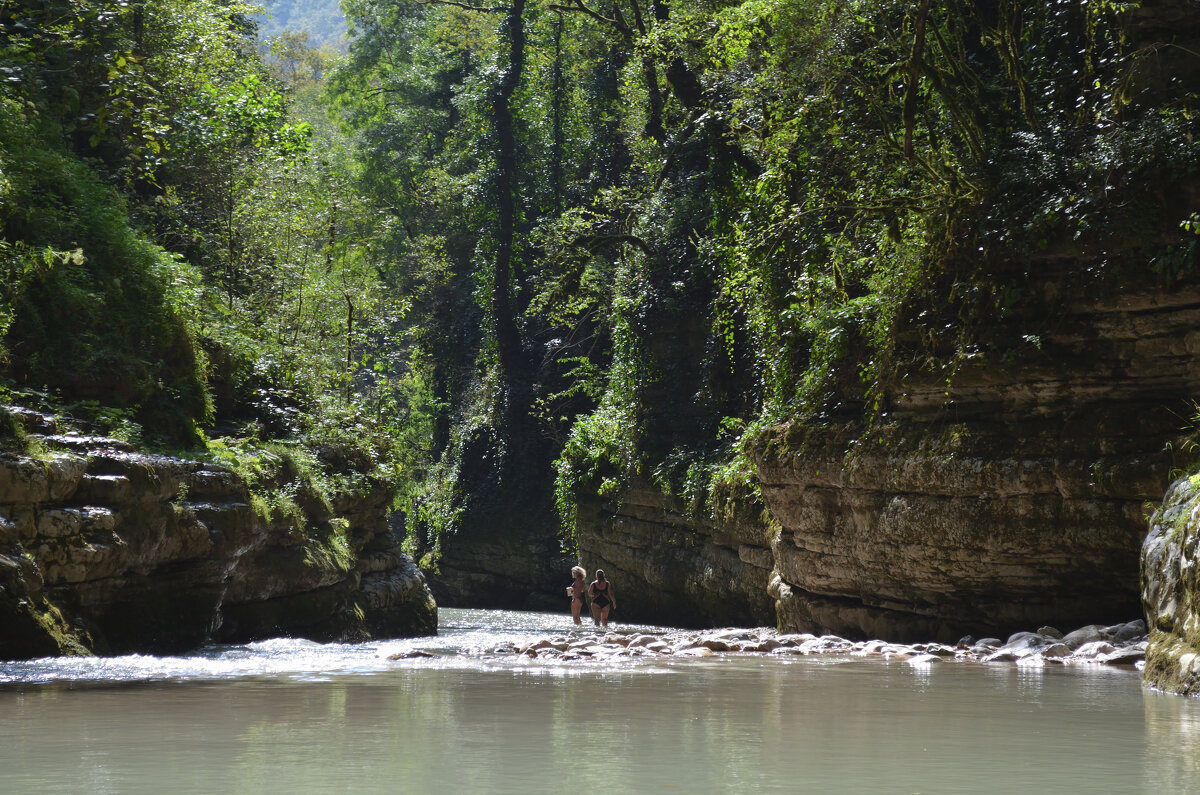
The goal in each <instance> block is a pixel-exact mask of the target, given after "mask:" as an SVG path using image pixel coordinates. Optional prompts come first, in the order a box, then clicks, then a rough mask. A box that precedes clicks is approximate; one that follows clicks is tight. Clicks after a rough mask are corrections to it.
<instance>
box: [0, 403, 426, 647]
mask: <svg viewBox="0 0 1200 795" xmlns="http://www.w3.org/2000/svg"><path fill="white" fill-rule="evenodd" d="M14 414H16V415H17V416H18V417H19V418H20V419H21V420H22V421H23V422H25V423H26V424H27V425H28V426H29V427H30V428H31V430H32V431H34V432H37V433H38V434H39V435H40V436H41V438H42V440H43V444H45V445H46V446H47V448H48V449H50V450H51V451H53V452H51V453H49V454H47V455H44V456H39V457H37V458H33V457H30V456H27V455H18V454H12V453H7V454H0V659H22V658H29V657H39V656H49V655H56V654H63V653H89V652H96V653H104V654H123V653H130V652H149V653H172V652H178V651H183V650H187V649H190V648H193V647H195V646H197V645H199V644H200V643H201V642H203V641H205V640H209V639H211V640H217V641H228V642H242V641H248V640H253V639H259V638H265V637H272V636H279V635H290V636H298V637H306V638H311V639H314V640H322V641H329V640H339V639H349V638H366V637H369V636H371V635H372V634H376V635H386V636H401V635H421V634H432V633H433V632H436V628H437V615H436V605H435V604H434V602H433V598H432V596H431V595H430V593H429V590H428V589H427V588H426V587H425V582H424V577H423V575H422V574H421V573H420V572H419V571H418V570H417V568H416V566H415V565H414V564H413V562H412V560H411V559H410V558H409V557H408V556H407V555H406V554H404V553H403V552H402V551H401V550H400V549H399V547H398V544H397V541H396V540H395V539H394V538H393V537H392V536H391V534H390V533H389V532H388V529H387V522H386V509H387V503H388V493H387V489H386V488H385V487H384V486H383V484H374V485H373V486H371V487H369V488H367V489H365V490H364V491H362V492H360V493H357V494H344V495H340V496H339V497H337V498H336V499H335V500H334V503H333V504H332V505H327V504H325V503H323V502H321V501H319V500H305V501H301V502H302V504H301V505H300V508H301V510H302V513H303V518H302V519H298V518H297V517H295V516H291V517H277V518H273V519H267V518H264V517H263V516H260V515H259V514H258V513H257V512H256V511H255V510H254V509H253V508H252V507H251V499H250V493H249V490H248V489H247V486H246V484H245V482H244V481H242V480H241V478H239V477H238V476H237V475H236V473H234V472H233V471H231V470H229V469H226V468H223V467H219V466H214V465H210V464H205V463H201V462H197V461H190V460H185V459H180V458H172V457H167V456H156V455H146V454H142V453H138V452H135V451H133V450H131V449H129V447H128V446H127V445H125V444H123V443H121V442H119V441H117V440H114V439H105V438H100V437H88V436H80V435H78V434H59V433H57V429H56V428H55V423H54V419H53V418H52V417H47V416H42V415H39V414H34V413H31V412H20V411H18V410H14ZM330 522H338V523H341V524H342V525H343V526H344V527H345V533H346V537H347V539H348V541H349V545H350V547H351V550H350V552H351V554H350V556H349V559H345V558H343V559H341V560H338V559H337V557H336V556H330V555H322V554H321V547H320V544H319V542H318V540H317V539H319V537H321V535H322V532H321V531H322V530H324V529H327V528H328V526H329V523H330Z"/></svg>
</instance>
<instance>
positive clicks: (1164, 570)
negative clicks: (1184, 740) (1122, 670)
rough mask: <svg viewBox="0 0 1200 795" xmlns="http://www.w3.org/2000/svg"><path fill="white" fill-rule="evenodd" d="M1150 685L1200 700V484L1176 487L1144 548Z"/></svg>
mask: <svg viewBox="0 0 1200 795" xmlns="http://www.w3.org/2000/svg"><path fill="white" fill-rule="evenodd" d="M1142 605H1143V608H1144V609H1145V611H1146V623H1147V624H1148V625H1149V627H1150V645H1149V648H1148V650H1147V652H1146V669H1145V672H1144V675H1145V680H1146V683H1147V684H1149V685H1150V686H1152V687H1156V688H1158V689H1160V690H1165V691H1167V692H1170V693H1180V694H1184V695H1193V696H1194V695H1200V482H1197V479H1195V478H1183V479H1181V480H1179V481H1176V482H1175V484H1174V485H1172V487H1171V490H1170V492H1168V494H1167V497H1166V499H1165V500H1164V501H1163V504H1162V507H1161V508H1159V509H1158V510H1157V511H1156V512H1155V513H1154V516H1153V517H1152V518H1151V519H1150V532H1149V533H1148V534H1147V535H1146V541H1145V543H1144V544H1143V545H1142Z"/></svg>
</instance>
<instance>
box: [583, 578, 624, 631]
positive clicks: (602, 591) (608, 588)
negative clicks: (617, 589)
mask: <svg viewBox="0 0 1200 795" xmlns="http://www.w3.org/2000/svg"><path fill="white" fill-rule="evenodd" d="M588 595H590V596H591V597H592V620H593V621H595V622H596V626H598V627H607V626H608V614H609V611H611V610H612V609H613V608H614V607H616V606H617V595H616V594H615V593H613V587H612V583H611V582H609V581H608V580H607V579H606V578H605V576H604V570H603V569H596V579H595V580H593V581H592V584H591V585H589V586H588Z"/></svg>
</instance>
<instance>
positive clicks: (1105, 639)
mask: <svg viewBox="0 0 1200 795" xmlns="http://www.w3.org/2000/svg"><path fill="white" fill-rule="evenodd" d="M1146 646H1147V635H1146V624H1145V622H1144V621H1142V620H1141V619H1138V620H1136V621H1130V622H1127V623H1124V624H1113V625H1110V626H1101V625H1099V624H1092V625H1089V626H1086V627H1081V628H1079V629H1076V630H1075V631H1073V632H1069V633H1067V634H1066V635H1064V634H1063V633H1062V632H1060V631H1059V630H1057V629H1055V628H1054V627H1041V628H1040V629H1039V630H1038V631H1037V632H1015V633H1013V634H1012V635H1010V636H1009V637H1008V639H1007V640H1004V641H1002V640H1000V639H999V638H980V639H979V640H976V639H975V638H973V637H972V636H970V635H967V636H965V637H963V638H961V639H960V640H959V641H958V643H957V644H955V645H954V646H947V645H944V644H940V643H913V644H901V643H888V642H886V641H882V640H868V641H859V642H854V641H850V640H847V639H846V638H842V637H838V636H837V635H821V636H820V637H818V636H816V635H812V634H809V633H782V634H781V633H778V632H776V631H775V630H773V629H770V628H766V627H764V628H758V629H719V630H709V631H704V632H690V631H686V630H676V631H668V632H663V633H657V634H649V633H644V632H640V633H635V634H634V633H631V634H623V633H621V632H619V631H618V632H613V631H609V632H606V633H605V634H604V635H583V636H581V635H580V634H578V633H577V632H574V631H573V632H572V633H571V634H570V635H566V636H557V637H545V638H537V639H534V640H531V641H529V642H528V643H526V644H524V645H522V646H520V647H518V646H515V645H512V644H505V645H504V646H503V647H498V648H496V649H493V650H491V652H490V653H491V654H497V655H499V654H510V655H511V654H516V655H519V656H522V657H524V658H526V659H531V660H532V659H536V660H542V659H546V660H555V661H576V660H578V661H587V660H593V661H595V660H609V659H613V658H623V659H631V658H635V657H636V658H661V657H667V656H669V657H687V658H693V657H694V658H702V657H713V656H716V655H765V654H771V655H774V656H781V655H809V654H827V655H834V654H840V655H847V656H852V657H883V658H884V659H886V660H903V661H905V662H907V663H908V664H909V665H912V666H915V667H924V666H930V665H934V664H937V663H940V662H944V661H946V660H952V661H960V662H983V663H1011V664H1015V665H1018V666H1021V667H1027V668H1038V667H1042V666H1045V665H1047V664H1050V663H1054V664H1092V665H1123V666H1140V665H1142V664H1144V660H1145V657H1146ZM485 654H487V653H485ZM433 656H435V655H434V654H432V653H430V652H427V651H423V650H420V649H417V650H413V651H408V652H403V653H401V654H393V655H391V656H389V657H388V659H389V660H407V659H414V658H421V657H433Z"/></svg>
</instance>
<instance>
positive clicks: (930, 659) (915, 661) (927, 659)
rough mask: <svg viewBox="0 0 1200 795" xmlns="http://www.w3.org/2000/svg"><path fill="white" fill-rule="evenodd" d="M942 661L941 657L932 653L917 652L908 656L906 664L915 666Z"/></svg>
mask: <svg viewBox="0 0 1200 795" xmlns="http://www.w3.org/2000/svg"><path fill="white" fill-rule="evenodd" d="M940 662H942V658H941V657H938V656H937V655H934V654H918V655H916V656H914V657H909V658H908V664H909V665H912V666H916V667H920V666H923V665H932V664H933V663H940Z"/></svg>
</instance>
